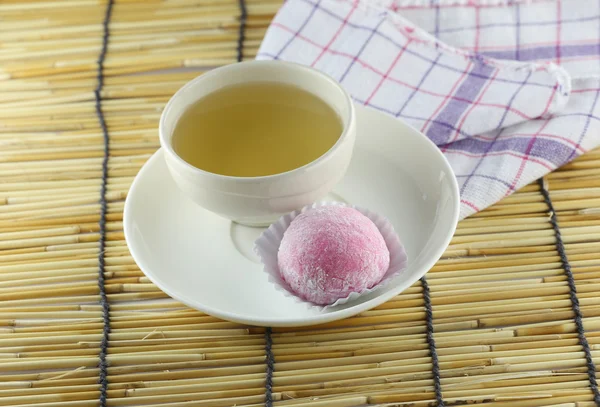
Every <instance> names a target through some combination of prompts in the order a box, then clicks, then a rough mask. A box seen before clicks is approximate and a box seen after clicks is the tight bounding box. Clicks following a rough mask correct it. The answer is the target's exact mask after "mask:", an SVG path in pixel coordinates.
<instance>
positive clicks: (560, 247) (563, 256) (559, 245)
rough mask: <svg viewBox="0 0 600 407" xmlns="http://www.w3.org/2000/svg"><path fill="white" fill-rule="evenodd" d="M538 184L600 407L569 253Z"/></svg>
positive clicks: (545, 189)
mask: <svg viewBox="0 0 600 407" xmlns="http://www.w3.org/2000/svg"><path fill="white" fill-rule="evenodd" d="M538 184H539V185H540V190H541V192H542V196H543V197H544V201H545V202H546V205H547V206H548V210H549V211H550V224H551V225H552V229H554V234H555V235H556V251H557V252H558V255H559V256H560V261H561V263H562V266H563V270H564V271H565V275H566V276H567V283H568V284H569V297H570V298H571V309H572V310H573V315H574V317H573V320H574V321H575V327H576V328H577V337H578V338H579V344H580V345H581V347H582V348H583V353H584V354H585V361H586V365H587V374H588V380H589V382H590V387H591V389H592V392H593V394H594V402H595V403H596V405H597V406H598V407H600V391H599V390H598V382H597V381H596V365H595V364H594V360H593V359H592V351H591V349H590V344H589V343H588V341H587V338H586V337H585V328H584V327H583V315H582V314H581V309H580V308H579V298H577V286H576V285H575V279H574V278H573V272H572V271H571V264H570V263H569V259H568V257H567V252H566V250H565V244H564V242H563V239H562V234H561V233H560V227H559V226H558V221H557V219H556V212H555V211H554V205H553V204H552V199H550V191H549V190H548V186H547V185H546V182H545V181H544V179H543V178H540V179H539V180H538Z"/></svg>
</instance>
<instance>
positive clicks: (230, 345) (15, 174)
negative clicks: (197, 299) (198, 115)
mask: <svg viewBox="0 0 600 407" xmlns="http://www.w3.org/2000/svg"><path fill="white" fill-rule="evenodd" d="M278 6H279V0H260V1H259V0H246V2H245V3H244V2H241V3H238V2H237V1H236V0H162V1H161V0H154V1H144V0H119V1H117V2H115V4H114V5H113V4H112V3H109V2H108V1H107V0H70V1H66V0H65V1H59V0H39V1H20V0H12V1H3V2H1V3H0V106H1V108H0V145H1V149H0V406H16V405H18V406H30V407H31V406H44V407H51V406H57V407H58V406H60V407H71V406H72V407H87V406H98V405H100V406H104V405H106V406H115V407H117V406H148V405H153V406H169V407H176V406H204V407H209V406H213V407H219V406H242V405H263V404H267V405H271V404H274V405H276V406H289V407H291V406H301V405H311V406H315V407H346V406H359V405H364V404H374V405H393V406H435V405H439V406H441V405H444V404H445V405H462V404H471V403H482V404H485V405H489V406H498V407H499V406H515V407H529V406H554V407H559V406H560V407H591V406H595V405H596V404H595V403H594V397H596V400H600V398H599V397H598V390H597V387H596V382H595V366H594V362H596V363H597V362H599V361H600V359H598V358H599V357H600V353H599V350H598V349H600V331H599V328H600V297H599V296H598V294H599V293H600V250H599V249H600V150H597V151H593V152H589V153H587V154H586V155H584V156H583V157H581V158H580V159H578V160H577V161H575V162H574V163H572V164H569V165H567V166H565V167H564V168H562V169H561V170H559V171H556V172H554V173H552V174H550V175H549V176H548V177H546V178H545V179H544V180H543V181H540V182H538V183H535V184H532V185H530V186H528V187H526V188H524V189H523V190H521V191H520V192H518V193H516V194H515V195H513V196H510V197H507V198H506V199H504V200H503V201H502V202H500V203H499V204H497V205H495V206H494V207H492V208H490V209H488V210H486V211H484V212H481V213H479V214H477V215H475V216H473V217H471V218H469V219H467V220H465V221H463V222H461V223H460V225H459V228H458V230H457V232H456V236H455V237H454V239H453V241H452V243H451V245H450V247H449V248H448V250H447V251H446V253H445V255H444V257H443V259H442V260H440V261H439V262H438V264H437V265H436V266H435V267H434V269H433V270H432V271H431V272H430V273H429V274H428V275H427V282H425V281H422V282H420V283H418V284H416V285H415V286H413V287H412V288H410V289H409V290H407V291H406V292H404V293H403V294H401V295H400V296H398V297H397V298H395V299H393V300H392V301H389V302H387V303H386V304H384V305H382V306H380V307H378V308H376V309H374V310H371V311H368V312H365V313H363V314H361V315H359V316H357V317H355V318H350V319H347V320H343V321H338V322H335V323H331V324H328V325H327V326H322V327H311V328H300V329H273V330H272V331H271V330H270V329H267V330H265V329H262V328H255V327H247V326H240V325H237V324H233V323H230V322H225V321H220V320H218V319H216V318H213V317H210V316H207V315H204V314H201V313H199V312H197V311H194V310H191V309H188V308H186V307H185V306H183V305H182V304H180V303H178V302H176V301H174V300H171V299H168V298H167V297H166V295H165V294H163V293H162V292H161V291H160V290H158V289H157V288H156V287H155V286H154V285H153V284H151V283H150V282H149V281H148V279H147V278H146V277H144V275H143V274H142V273H141V272H140V271H139V269H138V268H137V267H136V265H135V263H134V262H133V260H132V258H131V256H130V255H129V252H128V250H127V247H126V245H125V241H124V239H123V233H122V210H123V200H124V198H125V196H126V194H127V190H128V188H129V185H130V183H131V181H132V180H133V177H134V176H135V174H136V173H137V171H138V170H139V168H140V167H141V165H142V164H143V163H144V162H145V161H146V159H147V158H148V157H149V156H150V155H151V154H152V153H153V152H154V151H155V150H156V149H157V148H158V138H157V121H158V118H159V115H160V111H161V109H162V107H163V105H164V104H165V102H166V101H167V100H168V98H169V97H170V96H171V95H172V94H173V93H174V92H175V91H176V90H177V89H178V88H179V87H180V86H182V85H183V84H184V83H185V82H187V81H188V80H190V79H192V78H193V77H195V76H197V75H198V74H199V71H204V70H207V69H210V68H211V67H214V66H218V65H222V64H228V63H232V62H235V61H237V60H240V59H252V58H253V57H254V55H255V53H256V50H257V47H258V45H259V43H260V40H261V38H262V36H263V35H264V32H265V29H266V26H267V24H268V22H269V21H270V19H271V18H272V16H273V14H274V12H275V11H276V10H277V8H278ZM103 22H104V23H103ZM107 40H108V42H109V46H108V48H107V49H105V48H104V47H103V44H104V43H106V42H107ZM181 67H186V68H189V69H188V70H183V71H181V72H177V73H173V72H170V71H169V72H165V71H164V70H165V69H170V68H181ZM161 70H162V71H161ZM140 74H143V75H140ZM584 328H585V332H584ZM432 356H433V358H432Z"/></svg>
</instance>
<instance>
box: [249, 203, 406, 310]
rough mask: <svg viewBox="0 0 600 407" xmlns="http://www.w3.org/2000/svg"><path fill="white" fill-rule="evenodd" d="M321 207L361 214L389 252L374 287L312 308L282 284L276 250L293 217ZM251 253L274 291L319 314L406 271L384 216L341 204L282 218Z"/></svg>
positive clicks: (401, 251)
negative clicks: (350, 209)
mask: <svg viewBox="0 0 600 407" xmlns="http://www.w3.org/2000/svg"><path fill="white" fill-rule="evenodd" d="M322 206H344V207H350V208H354V209H356V210H357V211H359V212H360V213H362V214H363V215H365V216H366V217H367V218H369V219H370V220H371V221H372V222H373V223H374V224H375V226H377V228H378V229H379V232H380V233H381V235H382V236H383V239H384V241H385V243H386V245H387V247H388V250H389V252H390V266H389V268H388V270H387V272H386V273H385V274H384V275H383V277H382V279H381V281H380V282H379V283H378V284H376V285H375V286H373V287H372V288H368V289H365V290H363V291H360V292H352V293H350V294H348V296H347V297H344V298H340V299H338V300H337V301H335V302H334V303H333V304H330V305H316V304H313V303H311V302H309V301H306V300H304V299H302V298H300V297H299V296H297V295H296V294H295V293H294V291H293V290H292V289H291V287H290V286H289V285H288V284H287V283H286V282H285V280H284V279H283V278H281V274H280V273H279V265H278V262H277V253H278V251H279V246H280V244H281V240H282V239H283V234H284V233H285V231H286V230H287V228H288V227H289V226H290V224H291V223H292V221H293V220H294V219H295V218H296V216H298V215H300V214H301V213H304V212H307V211H310V210H312V209H314V208H318V207H322ZM254 251H255V252H256V254H258V256H259V257H260V259H261V262H262V264H263V266H264V267H263V270H264V272H265V273H267V274H268V275H269V282H271V283H272V284H273V285H275V288H276V289H277V290H278V291H281V292H283V294H285V295H286V296H287V297H293V298H294V299H295V300H296V301H297V302H300V303H305V304H306V305H307V306H308V307H309V308H317V309H319V310H320V311H325V310H327V309H328V308H332V307H335V306H338V305H342V304H346V303H347V302H349V301H354V300H356V299H358V298H360V297H361V296H363V295H366V294H369V293H371V292H373V291H375V290H378V289H380V288H382V287H385V286H386V285H387V284H389V283H390V282H391V281H392V280H393V279H394V278H395V277H397V276H398V275H400V274H401V273H402V272H403V271H404V270H405V269H406V265H407V261H408V258H407V256H406V251H405V250H404V246H403V245H402V243H401V242H400V238H399V237H398V235H397V234H396V232H395V231H394V227H393V226H392V224H391V223H390V222H389V221H388V220H387V219H386V218H385V217H383V216H381V215H378V214H376V213H374V212H371V211H370V210H368V209H364V208H360V207H357V206H354V205H346V204H344V203H341V202H318V203H314V204H312V205H308V206H305V207H304V208H302V209H300V210H297V211H294V212H292V213H289V214H287V215H284V216H282V217H281V218H279V220H277V221H276V222H275V223H273V224H272V225H271V226H269V228H268V229H267V230H265V231H264V232H263V233H262V234H261V235H260V236H259V237H258V239H257V240H256V242H255V245H254Z"/></svg>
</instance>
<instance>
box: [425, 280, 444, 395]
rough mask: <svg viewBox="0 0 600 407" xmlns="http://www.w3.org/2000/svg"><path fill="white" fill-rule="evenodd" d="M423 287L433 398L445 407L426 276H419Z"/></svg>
mask: <svg viewBox="0 0 600 407" xmlns="http://www.w3.org/2000/svg"><path fill="white" fill-rule="evenodd" d="M421 286H422V287H423V301H424V303H425V320H426V323H427V344H428V345H429V356H430V357H431V373H432V375H433V388H434V390H435V399H436V401H437V407H445V404H444V397H443V395H442V383H441V381H440V361H439V359H438V354H437V348H436V347H435V338H434V337H433V308H432V307H431V295H430V291H429V284H428V283H427V278H426V277H425V276H423V278H421Z"/></svg>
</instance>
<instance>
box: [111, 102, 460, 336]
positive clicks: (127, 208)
mask: <svg viewBox="0 0 600 407" xmlns="http://www.w3.org/2000/svg"><path fill="white" fill-rule="evenodd" d="M355 107H356V113H357V119H358V117H359V116H362V115H364V114H367V115H369V114H381V115H384V113H381V112H378V111H376V110H374V109H368V108H366V107H363V106H361V105H358V104H355ZM397 125H398V126H401V127H403V130H404V131H405V132H407V133H410V134H411V136H414V137H420V138H422V139H424V140H425V142H426V144H427V145H428V146H429V148H430V149H431V148H432V149H434V151H433V154H437V156H438V158H441V164H442V167H443V169H444V170H445V172H446V173H448V174H449V175H451V176H450V177H446V178H447V179H448V181H449V187H450V191H451V196H452V198H453V201H454V202H453V205H454V211H453V214H452V219H451V222H450V224H451V227H450V228H449V229H448V231H447V233H446V236H445V238H444V239H443V244H440V245H439V246H438V248H437V249H435V250H433V252H432V255H431V256H429V259H428V260H424V264H423V266H422V267H420V268H419V269H417V272H415V273H414V274H412V275H411V276H410V277H409V278H407V279H406V280H405V282H404V283H403V284H402V285H401V286H399V288H398V289H390V290H388V291H385V292H383V293H381V294H379V295H377V296H376V297H374V298H372V299H370V300H367V301H365V302H361V303H359V304H356V305H354V306H351V307H348V308H344V309H341V310H330V312H327V313H320V314H317V315H311V316H308V317H306V318H295V319H286V318H281V317H277V318H269V317H266V318H260V319H257V318H248V317H246V316H243V315H239V314H236V313H233V312H229V311H222V310H221V309H216V308H212V307H210V306H206V305H204V304H199V303H198V301H197V300H194V299H192V298H190V297H189V296H188V295H186V294H182V293H179V292H176V291H175V290H171V289H170V288H169V285H168V283H167V284H165V283H163V282H161V281H159V279H158V278H155V277H156V276H155V275H153V273H152V272H151V271H149V270H151V269H152V268H151V267H149V266H148V264H147V262H146V261H144V259H143V256H140V255H139V253H137V254H136V251H135V250H134V249H133V248H132V244H131V242H132V241H133V236H132V235H131V229H132V221H131V219H132V218H133V216H132V214H131V211H132V207H131V205H132V204H131V200H132V199H133V198H130V197H132V196H134V195H136V193H135V192H136V191H137V190H138V189H139V186H138V185H139V183H140V182H141V181H140V180H141V179H143V178H144V174H145V172H147V171H148V169H149V168H150V167H152V165H154V162H155V161H158V160H159V159H161V158H162V159H164V149H163V148H159V149H158V150H157V151H156V152H155V153H154V154H153V155H152V156H151V157H150V158H149V159H148V161H146V163H144V165H143V166H142V168H141V169H140V170H139V172H138V174H137V175H136V176H135V179H134V180H133V182H132V184H131V187H130V189H129V193H128V194H127V197H126V199H125V205H124V210H123V232H124V235H125V241H126V242H127V246H128V248H129V251H130V254H131V256H132V258H133V260H134V261H135V263H136V264H137V265H138V267H139V268H140V270H141V271H142V272H143V273H144V275H145V276H146V277H148V279H149V280H150V281H151V282H152V283H153V284H155V285H156V286H157V287H158V288H159V289H160V290H162V291H163V292H164V293H166V294H167V295H168V296H169V297H171V298H173V299H175V300H177V301H179V302H181V303H183V304H185V305H187V306H188V307H190V308H193V309H196V310H198V311H201V312H203V313H205V314H208V315H212V316H215V317H217V318H221V319H224V320H227V321H232V322H236V323H240V324H243V325H254V326H263V327H301V326H311V325H319V324H324V323H328V322H333V321H337V320H340V319H344V318H348V317H352V316H355V315H357V314H359V313H361V312H364V311H367V310H369V309H372V308H374V307H377V306H379V305H381V304H383V303H384V302H386V301H389V300H390V299H391V298H393V297H395V296H397V295H398V294H400V293H402V292H403V291H404V290H406V289H407V288H408V287H410V286H412V285H413V284H414V283H415V282H416V281H417V280H419V279H421V278H422V277H423V276H424V275H425V274H427V272H428V271H429V270H430V269H431V268H432V267H433V266H434V265H435V263H436V262H437V261H438V260H439V259H440V257H441V256H442V254H443V253H444V251H445V250H446V248H447V247H448V245H449V244H450V241H451V240H452V237H453V236H454V232H455V231H456V227H457V225H458V218H459V211H460V193H459V187H458V182H457V180H456V177H455V176H454V171H453V170H452V167H451V166H450V163H449V162H448V160H447V159H446V157H445V156H444V154H443V153H442V152H441V151H440V150H439V148H438V147H437V146H436V145H435V144H434V143H433V142H432V141H431V140H430V139H429V138H427V137H426V136H425V135H424V134H423V133H421V132H420V131H418V130H416V129H414V128H413V127H411V126H409V125H408V124H406V123H404V122H402V121H401V120H397ZM215 216H218V215H216V214H215ZM407 282H408V284H406V283H407ZM402 287H404V288H402Z"/></svg>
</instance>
